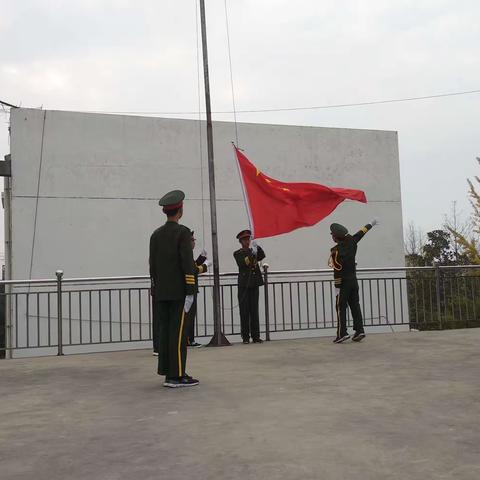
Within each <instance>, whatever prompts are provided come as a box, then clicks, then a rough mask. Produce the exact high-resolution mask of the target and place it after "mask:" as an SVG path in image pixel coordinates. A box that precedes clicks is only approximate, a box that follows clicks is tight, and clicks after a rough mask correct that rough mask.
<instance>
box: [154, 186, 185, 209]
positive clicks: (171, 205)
mask: <svg viewBox="0 0 480 480" xmlns="http://www.w3.org/2000/svg"><path fill="white" fill-rule="evenodd" d="M184 198H185V194H184V193H183V192H182V191H181V190H172V191H171V192H168V193H166V194H165V195H164V196H163V197H162V198H161V199H160V200H159V201H158V204H159V205H161V206H162V207H163V211H164V212H168V211H170V210H176V209H177V208H180V207H181V206H182V205H183V199H184Z"/></svg>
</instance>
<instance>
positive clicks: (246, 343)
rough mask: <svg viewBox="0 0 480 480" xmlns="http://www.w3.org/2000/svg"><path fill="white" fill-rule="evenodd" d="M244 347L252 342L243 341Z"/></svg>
mask: <svg viewBox="0 0 480 480" xmlns="http://www.w3.org/2000/svg"><path fill="white" fill-rule="evenodd" d="M242 343H243V344H244V345H248V344H249V343H250V340H243V342H242Z"/></svg>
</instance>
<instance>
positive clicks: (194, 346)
mask: <svg viewBox="0 0 480 480" xmlns="http://www.w3.org/2000/svg"><path fill="white" fill-rule="evenodd" d="M187 347H193V348H202V347H203V345H202V344H201V343H197V342H192V343H189V344H188V345H187Z"/></svg>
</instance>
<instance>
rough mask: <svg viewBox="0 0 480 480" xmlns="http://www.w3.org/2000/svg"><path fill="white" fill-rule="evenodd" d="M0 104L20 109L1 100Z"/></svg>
mask: <svg viewBox="0 0 480 480" xmlns="http://www.w3.org/2000/svg"><path fill="white" fill-rule="evenodd" d="M0 103H1V104H2V105H5V106H6V107H10V108H18V107H17V106H16V105H12V104H11V103H7V102H4V101H3V100H0Z"/></svg>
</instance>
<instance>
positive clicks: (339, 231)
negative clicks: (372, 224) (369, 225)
mask: <svg viewBox="0 0 480 480" xmlns="http://www.w3.org/2000/svg"><path fill="white" fill-rule="evenodd" d="M330 233H331V234H332V235H335V236H336V237H337V238H343V237H344V236H345V235H347V234H348V230H347V229H346V228H345V227H344V226H343V225H340V224H339V223H332V224H331V225H330Z"/></svg>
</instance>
